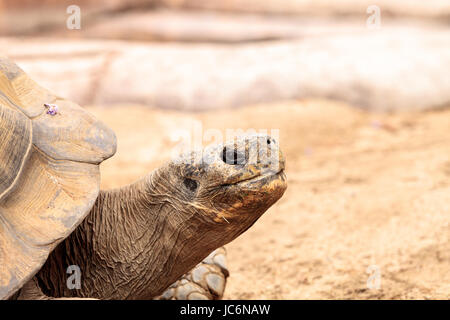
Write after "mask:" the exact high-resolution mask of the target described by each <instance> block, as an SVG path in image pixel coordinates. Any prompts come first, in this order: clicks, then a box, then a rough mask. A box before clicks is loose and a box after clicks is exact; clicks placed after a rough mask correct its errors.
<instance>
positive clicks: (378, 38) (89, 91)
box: [0, 26, 450, 110]
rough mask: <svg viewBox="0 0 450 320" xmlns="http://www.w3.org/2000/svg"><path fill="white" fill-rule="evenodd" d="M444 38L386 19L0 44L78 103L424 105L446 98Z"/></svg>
mask: <svg viewBox="0 0 450 320" xmlns="http://www.w3.org/2000/svg"><path fill="white" fill-rule="evenodd" d="M449 38H450V30H449V29H448V28H440V29H434V28H432V27H429V28H425V27H421V28H415V27H406V26H405V27H387V26H386V27H384V26H383V28H381V29H380V30H368V29H364V30H362V31H360V32H353V33H349V32H342V33H337V34H328V35H327V34H325V35H323V36H317V35H314V33H312V35H310V36H306V37H304V38H303V39H302V40H291V41H283V42H267V43H250V44H239V45H233V46H224V45H217V44H190V45H184V44H143V43H132V42H123V41H85V40H83V41H82V40H79V41H67V40H49V39H41V40H39V39H38V40H22V41H20V40H13V39H3V40H1V41H0V50H2V51H3V52H5V53H6V54H9V55H10V57H11V58H13V59H15V60H17V61H18V63H19V64H20V65H21V66H22V67H23V68H24V69H25V70H26V71H27V72H29V74H30V75H31V76H33V77H35V78H38V79H39V81H40V83H43V84H44V85H46V86H47V87H49V88H50V89H52V90H54V91H55V92H58V93H59V94H60V95H63V96H66V97H68V98H70V99H73V100H75V101H78V102H80V103H82V104H93V103H95V104H105V105H107V104H115V103H139V104H145V105H149V106H153V107H158V108H165V109H182V110H208V109H217V108H229V107H239V106H242V105H248V104H255V103H265V102H271V101H277V100H289V99H302V98H308V97H319V98H329V99H334V100H342V101H345V102H349V103H351V104H353V105H355V106H357V107H360V108H364V109H369V110H424V109H430V108H434V107H441V106H444V105H448V104H449V102H450V74H449V72H448V70H450V42H449V41H448V39H449Z"/></svg>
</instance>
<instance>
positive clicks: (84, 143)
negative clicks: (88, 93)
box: [0, 57, 116, 299]
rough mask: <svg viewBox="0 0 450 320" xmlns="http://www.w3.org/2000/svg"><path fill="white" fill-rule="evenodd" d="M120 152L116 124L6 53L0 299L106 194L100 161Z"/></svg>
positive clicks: (0, 82)
mask: <svg viewBox="0 0 450 320" xmlns="http://www.w3.org/2000/svg"><path fill="white" fill-rule="evenodd" d="M49 104H51V105H56V106H57V112H47V110H48V108H47V107H46V105H49ZM115 151H116V137H115V135H114V132H113V131H112V130H111V129H110V128H108V127H107V126H105V125H104V124H103V123H101V122H100V121H98V120H97V119H95V117H94V116H92V115H91V114H89V113H88V112H86V111H85V110H84V109H82V108H81V107H80V106H78V105H77V104H75V103H73V102H71V101H68V100H65V99H62V98H60V97H57V96H55V95H53V94H52V93H51V92H49V91H48V90H46V89H44V88H42V87H40V86H39V85H38V84H36V83H35V82H34V81H33V80H32V79H31V78H30V77H28V76H27V74H26V73H25V72H23V71H22V70H21V69H20V68H19V67H18V66H17V65H16V64H14V63H13V62H12V61H10V60H9V59H7V58H4V57H0V266H1V268H0V299H7V298H8V297H10V296H11V295H12V294H13V293H14V292H16V291H17V290H18V289H20V288H21V287H22V285H23V284H24V283H25V282H27V281H28V280H29V279H30V278H32V277H33V276H34V275H35V274H36V272H38V271H39V269H40V268H41V267H42V265H43V264H44V262H45V260H46V259H47V257H48V254H49V253H50V252H51V251H52V250H53V249H54V248H55V246H56V245H57V244H58V243H60V242H61V241H62V240H63V239H65V238H66V237H67V236H68V235H69V234H70V233H71V232H72V231H73V230H74V229H75V228H76V227H77V226H78V224H79V223H80V222H81V221H82V220H83V219H84V218H85V216H86V215H87V214H88V212H89V211H90V209H91V208H92V206H93V204H94V202H95V199H96V198H97V196H98V193H99V186H100V173H99V164H100V163H101V162H102V161H103V160H105V159H107V158H109V157H111V156H112V155H114V153H115Z"/></svg>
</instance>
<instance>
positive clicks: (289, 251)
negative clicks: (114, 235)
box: [0, 0, 450, 299]
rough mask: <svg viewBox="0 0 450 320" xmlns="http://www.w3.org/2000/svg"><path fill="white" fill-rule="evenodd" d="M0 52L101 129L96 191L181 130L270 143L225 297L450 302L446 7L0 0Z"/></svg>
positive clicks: (449, 12) (270, 0)
mask: <svg viewBox="0 0 450 320" xmlns="http://www.w3.org/2000/svg"><path fill="white" fill-rule="evenodd" d="M0 52H1V54H3V55H7V56H9V57H10V58H12V59H13V60H15V61H16V62H17V63H18V64H19V66H21V67H22V68H23V69H24V70H25V71H26V72H27V73H28V74H29V75H30V76H31V77H32V78H33V79H35V80H36V81H37V82H38V83H39V84H41V85H43V86H44V87H47V88H48V89H50V90H52V91H53V92H55V93H56V94H57V95H59V96H63V97H66V98H69V99H71V100H74V101H75V102H77V103H79V104H81V105H83V106H84V107H86V108H87V109H88V110H89V111H91V112H92V113H94V114H95V115H96V116H98V117H99V118H100V119H102V120H103V121H104V122H106V123H107V124H108V125H109V126H110V127H112V128H113V129H114V130H115V132H116V134H117V137H118V151H117V154H116V155H115V156H114V157H113V158H112V159H110V160H108V161H106V162H105V163H104V164H102V186H103V187H104V188H110V187H117V186H120V185H123V184H126V183H130V182H132V181H134V180H136V179H137V178H138V177H139V176H142V175H144V174H145V173H147V172H148V171H150V170H152V169H154V168H155V167H156V166H158V165H160V164H161V163H162V162H163V161H166V160H167V159H168V158H169V157H170V155H171V151H172V150H173V148H174V147H175V146H176V145H177V143H178V142H179V141H178V140H177V139H178V138H179V136H178V135H177V134H176V132H178V130H179V129H185V130H186V131H187V132H191V131H193V130H194V128H198V126H199V124H200V125H201V126H202V128H203V130H206V129H208V128H214V129H220V130H226V129H232V128H235V129H237V128H240V129H249V128H252V129H256V130H260V129H262V130H268V131H269V132H270V130H271V129H278V130H280V144H281V146H282V149H283V150H284V153H285V155H286V158H287V169H286V174H287V177H288V184H289V186H288V190H287V191H286V194H285V196H284V197H283V198H282V199H281V200H280V201H279V202H278V203H277V204H276V205H275V206H274V207H272V208H271V209H269V211H268V212H267V213H266V214H265V215H264V216H263V217H262V218H261V219H260V220H259V221H258V222H257V223H256V224H255V226H254V227H252V228H251V229H249V230H248V231H247V232H246V233H245V234H244V235H242V236H241V237H240V238H238V239H237V240H235V241H234V242H232V243H231V244H229V245H228V246H227V249H228V257H229V267H230V271H231V276H230V278H229V282H228V285H227V289H226V292H225V298H227V299H329V298H333V299H336V298H338V299H341V298H343V299H380V298H382V299H412V298H414V299H436V298H444V299H445V298H450V268H449V265H450V241H449V240H450V233H449V232H450V224H449V222H450V109H449V107H450V72H449V71H450V3H449V2H448V1H445V0H431V1H418V0H409V1H408V0H397V1H392V0H391V1H389V0H378V1H376V2H375V3H374V2H372V1H366V0H345V1H326V0H316V1H312V0H309V1H308V0H228V1H220V0H128V1H125V0H111V1H106V0H100V1H99V0H97V1H94V0H81V1H75V0H73V1H65V0H63V1H61V0H0ZM204 142H205V144H207V142H208V141H204Z"/></svg>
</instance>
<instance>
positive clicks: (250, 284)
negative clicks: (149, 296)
mask: <svg viewBox="0 0 450 320" xmlns="http://www.w3.org/2000/svg"><path fill="white" fill-rule="evenodd" d="M88 109H89V110H90V111H91V112H93V113H94V114H96V115H97V116H98V117H99V118H101V119H103V120H104V121H105V122H106V123H107V124H108V125H110V126H111V127H112V128H113V129H114V130H115V132H116V134H117V137H118V142H119V145H118V152H117V154H116V155H115V156H114V158H112V159H110V160H108V161H106V162H105V163H104V164H102V179H103V181H102V186H103V187H104V188H108V187H116V186H120V185H123V184H126V183H130V182H132V181H134V180H135V179H137V178H138V177H139V176H142V175H143V174H145V173H146V172H148V171H150V170H152V169H153V168H155V167H156V166H157V165H158V164H160V163H161V162H162V161H164V160H165V159H167V158H169V156H170V154H171V152H172V150H173V148H174V146H176V144H177V143H178V141H177V135H178V131H177V130H178V129H180V128H185V129H189V128H191V127H192V124H193V123H198V122H196V121H201V123H202V124H203V129H207V128H217V129H224V128H242V129H245V128H254V129H280V143H281V146H282V148H283V150H284V153H285V155H286V158H287V170H286V173H287V177H288V190H287V191H286V193H285V195H284V197H283V198H282V199H281V200H280V201H279V202H278V203H277V204H276V205H274V206H273V207H272V208H270V209H269V210H268V211H267V213H266V214H265V215H264V216H263V217H262V218H261V219H260V220H259V221H258V222H257V223H256V224H255V225H254V226H253V227H252V228H251V229H249V230H248V231H247V232H246V233H245V234H244V235H242V236H241V237H240V238H238V239H236V240H235V241H234V242H232V243H230V244H229V245H228V246H227V249H228V257H229V267H230V271H231V276H230V278H229V281H228V285H227V289H226V293H225V298H226V299H330V298H334V299H367V298H375V299H380V298H381V299H413V298H414V299H437V298H450V268H449V265H450V241H449V240H450V239H449V232H450V224H449V221H450V219H449V215H450V130H449V128H450V110H449V109H447V110H441V111H434V112H426V113H407V114H384V115H383V114H368V113H364V112H361V111H358V110H357V109H354V108H350V107H349V106H346V105H342V104H337V103H334V102H327V101H303V102H295V101H294V102H287V103H282V104H281V103H279V104H273V105H262V106H261V105H259V106H249V107H246V108H243V109H239V110H227V111H218V112H208V113H195V114H193V113H181V112H174V111H158V110H152V109H149V108H144V107H139V106H121V107H120V108H108V109H106V108H97V107H89V108H88ZM377 275H379V277H378V276H377ZM377 279H379V280H380V281H379V282H377ZM377 284H379V285H380V286H379V289H377Z"/></svg>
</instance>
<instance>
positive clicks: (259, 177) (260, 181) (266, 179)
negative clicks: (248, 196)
mask: <svg viewBox="0 0 450 320" xmlns="http://www.w3.org/2000/svg"><path fill="white" fill-rule="evenodd" d="M276 180H281V181H283V182H285V181H286V174H285V173H284V168H281V169H279V170H278V171H277V172H275V173H273V172H268V173H264V174H262V173H261V172H259V173H258V174H256V175H254V176H251V177H249V178H246V179H242V180H239V181H236V182H233V183H226V184H222V185H221V187H230V186H249V187H250V186H253V185H258V186H263V185H266V184H269V183H271V182H272V181H276Z"/></svg>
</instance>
